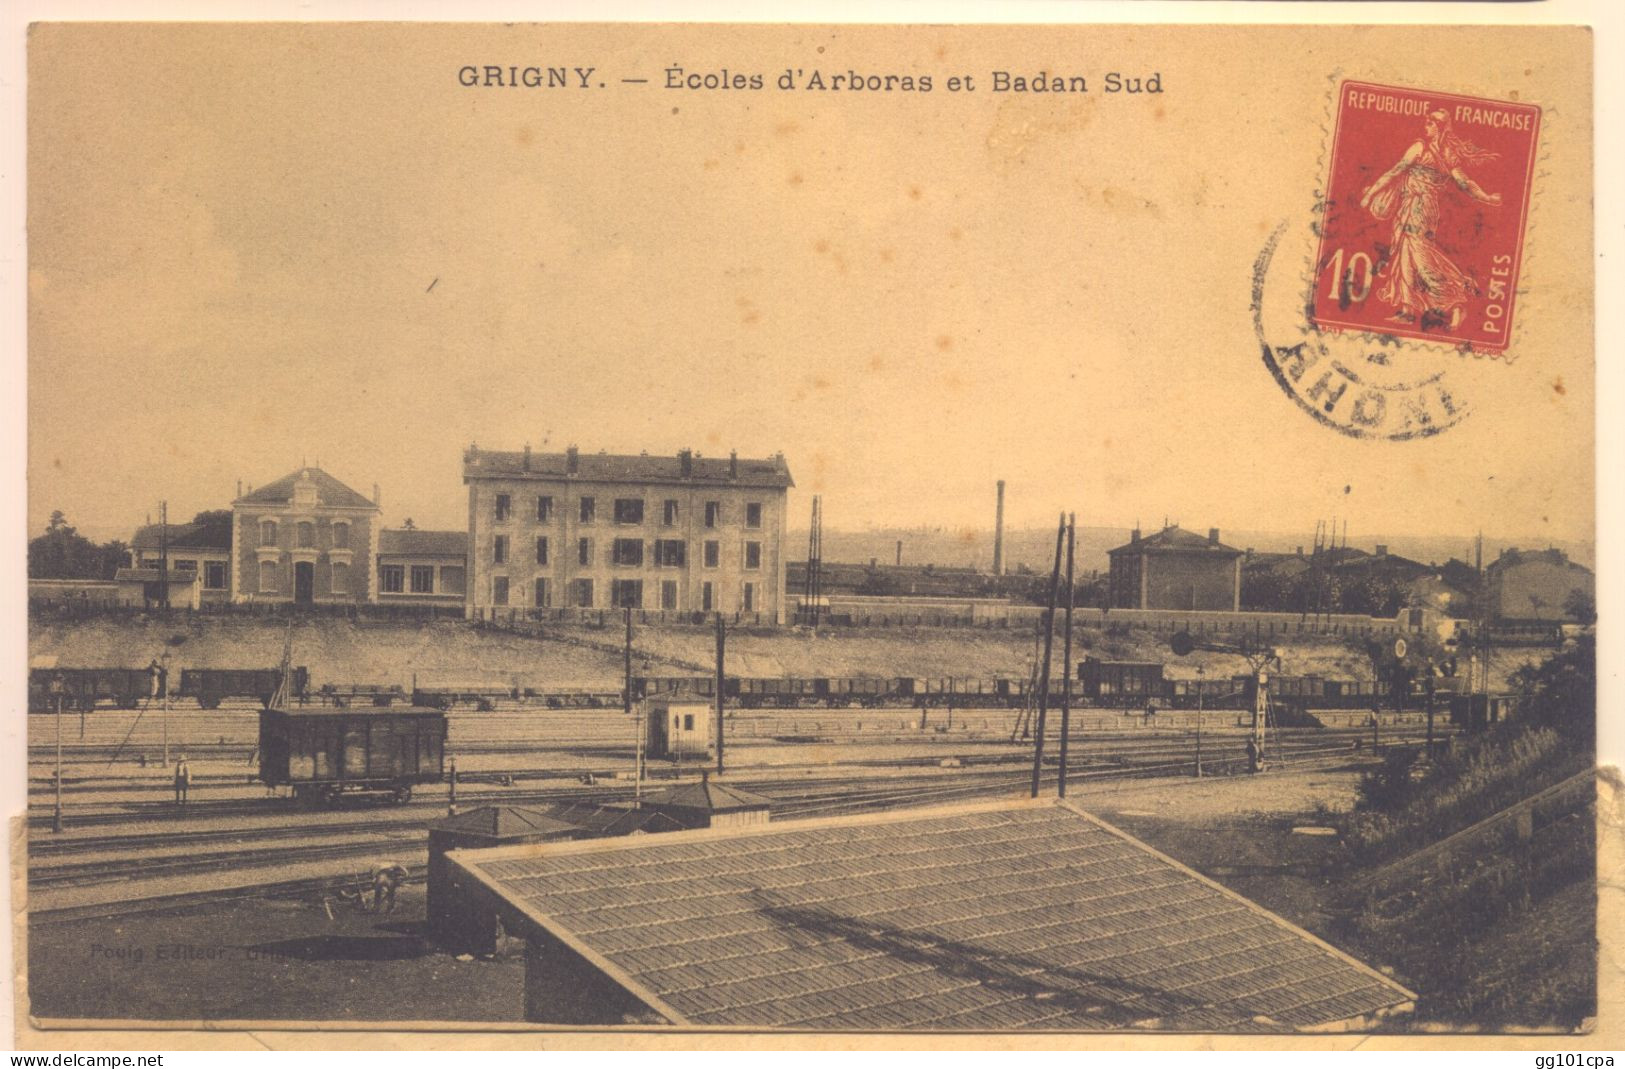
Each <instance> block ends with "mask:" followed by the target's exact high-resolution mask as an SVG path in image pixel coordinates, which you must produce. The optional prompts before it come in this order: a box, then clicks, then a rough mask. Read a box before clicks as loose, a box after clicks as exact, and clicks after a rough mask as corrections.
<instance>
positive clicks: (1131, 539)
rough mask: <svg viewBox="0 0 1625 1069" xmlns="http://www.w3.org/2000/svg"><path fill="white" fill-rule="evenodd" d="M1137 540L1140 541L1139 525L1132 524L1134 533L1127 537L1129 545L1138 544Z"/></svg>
mask: <svg viewBox="0 0 1625 1069" xmlns="http://www.w3.org/2000/svg"><path fill="white" fill-rule="evenodd" d="M1139 540H1140V525H1139V523H1138V522H1136V523H1135V524H1134V533H1133V534H1131V535H1129V536H1128V541H1129V545H1133V544H1134V543H1136V542H1138V541H1139Z"/></svg>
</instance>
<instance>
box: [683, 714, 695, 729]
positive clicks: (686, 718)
mask: <svg viewBox="0 0 1625 1069" xmlns="http://www.w3.org/2000/svg"><path fill="white" fill-rule="evenodd" d="M683 730H684V731H693V730H694V714H693V713H684V714H683Z"/></svg>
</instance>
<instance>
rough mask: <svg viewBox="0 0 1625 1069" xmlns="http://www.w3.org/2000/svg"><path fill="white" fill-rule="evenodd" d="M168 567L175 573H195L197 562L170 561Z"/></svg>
mask: <svg viewBox="0 0 1625 1069" xmlns="http://www.w3.org/2000/svg"><path fill="white" fill-rule="evenodd" d="M169 566H170V567H171V568H173V569H175V570H176V571H177V572H195V571H197V561H195V560H172V561H170V562H169Z"/></svg>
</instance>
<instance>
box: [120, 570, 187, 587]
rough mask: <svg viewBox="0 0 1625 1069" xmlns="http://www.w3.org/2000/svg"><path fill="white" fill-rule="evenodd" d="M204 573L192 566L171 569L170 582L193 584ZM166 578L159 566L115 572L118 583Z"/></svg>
mask: <svg viewBox="0 0 1625 1069" xmlns="http://www.w3.org/2000/svg"><path fill="white" fill-rule="evenodd" d="M201 575H202V573H201V572H198V571H197V570H195V569H192V568H171V569H169V582H171V583H173V584H175V585H177V586H191V585H192V584H193V583H195V582H197V581H198V579H199V577H200V576H201ZM163 578H164V573H163V572H162V571H161V570H160V569H158V568H120V569H119V570H118V571H116V572H114V573H113V581H114V582H117V583H156V582H159V581H161V580H162V579H163Z"/></svg>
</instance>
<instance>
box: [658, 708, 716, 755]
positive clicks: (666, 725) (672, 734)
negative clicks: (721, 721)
mask: <svg viewBox="0 0 1625 1069" xmlns="http://www.w3.org/2000/svg"><path fill="white" fill-rule="evenodd" d="M643 712H644V717H643V720H644V723H645V724H646V725H647V726H648V739H647V742H648V754H649V757H650V758H651V759H660V760H669V761H682V760H685V759H695V758H699V759H704V758H707V757H709V756H710V755H711V721H712V720H713V718H714V717H715V715H716V710H715V709H714V708H713V707H712V706H710V705H706V704H703V703H700V702H696V701H690V700H683V699H675V700H674V699H671V698H646V699H644V710H643Z"/></svg>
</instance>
